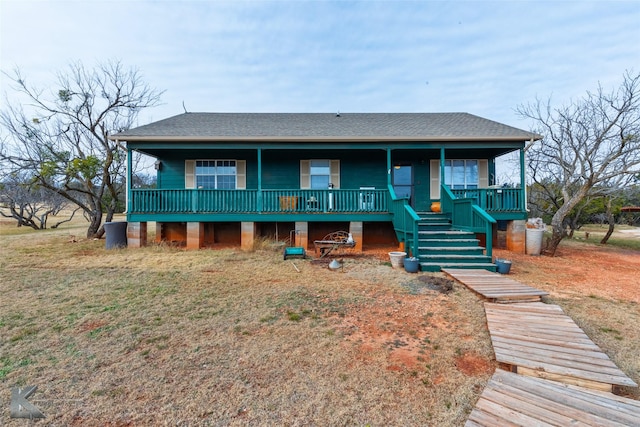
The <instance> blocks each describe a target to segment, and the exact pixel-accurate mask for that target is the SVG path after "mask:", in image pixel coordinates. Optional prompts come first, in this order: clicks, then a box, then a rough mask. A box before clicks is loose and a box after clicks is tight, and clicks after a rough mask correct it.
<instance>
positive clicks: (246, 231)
mask: <svg viewBox="0 0 640 427" xmlns="http://www.w3.org/2000/svg"><path fill="white" fill-rule="evenodd" d="M255 238H256V223H255V222H248V221H243V222H241V223H240V248H241V249H242V250H243V251H250V250H252V249H253V242H254V240H255Z"/></svg>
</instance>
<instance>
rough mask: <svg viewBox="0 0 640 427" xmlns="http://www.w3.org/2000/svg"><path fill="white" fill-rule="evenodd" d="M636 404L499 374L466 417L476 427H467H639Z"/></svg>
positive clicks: (545, 381) (577, 389)
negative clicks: (519, 426) (511, 424)
mask: <svg viewBox="0 0 640 427" xmlns="http://www.w3.org/2000/svg"><path fill="white" fill-rule="evenodd" d="M639 403H640V402H637V401H635V400H631V399H625V398H623V397H620V396H615V395H613V394H610V393H603V392H598V391H594V390H588V389H583V388H580V387H575V386H571V385H565V384H561V383H557V382H553V381H547V380H541V379H537V378H530V377H523V376H521V375H517V374H513V373H510V372H504V371H500V370H498V371H496V372H495V374H494V375H493V377H492V378H491V380H490V381H489V383H488V384H487V387H486V388H485V390H484V391H483V393H482V395H481V396H480V399H479V400H478V404H477V405H476V408H474V409H473V411H472V412H471V414H470V415H469V420H471V421H473V422H474V423H475V424H469V426H472V425H482V426H502V425H507V423H508V422H509V421H513V422H516V423H520V424H522V425H536V426H537V425H550V426H567V425H587V426H612V427H621V426H638V425H640V424H639V423H640V421H639V420H640V404H639ZM514 414H518V415H517V416H515V415H514ZM523 420H526V422H522V421H523Z"/></svg>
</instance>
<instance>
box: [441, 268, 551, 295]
mask: <svg viewBox="0 0 640 427" xmlns="http://www.w3.org/2000/svg"><path fill="white" fill-rule="evenodd" d="M442 271H443V272H445V273H446V274H448V275H449V276H451V277H453V278H454V279H456V280H458V281H459V282H461V283H463V284H464V285H465V286H466V287H468V288H469V289H471V290H472V291H474V292H476V293H478V294H480V295H482V296H483V297H484V298H486V299H488V300H489V301H491V302H498V303H513V302H536V301H540V299H541V298H542V297H543V296H546V295H549V293H548V292H545V291H541V290H540V289H536V288H533V287H531V286H528V285H525V284H524V283H520V282H518V281H516V280H513V279H510V278H508V277H506V276H504V275H502V274H498V273H492V272H490V271H487V270H479V269H478V270H476V269H468V270H466V269H451V268H445V269H442Z"/></svg>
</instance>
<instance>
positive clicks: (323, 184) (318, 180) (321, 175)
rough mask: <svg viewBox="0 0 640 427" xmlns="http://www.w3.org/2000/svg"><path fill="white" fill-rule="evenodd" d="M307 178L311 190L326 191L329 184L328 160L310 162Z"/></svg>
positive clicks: (329, 164)
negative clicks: (309, 181)
mask: <svg viewBox="0 0 640 427" xmlns="http://www.w3.org/2000/svg"><path fill="white" fill-rule="evenodd" d="M309 178H310V180H311V188H312V189H326V188H328V187H329V183H330V182H331V163H330V161H329V160H310V161H309Z"/></svg>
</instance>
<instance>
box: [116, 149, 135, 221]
mask: <svg viewBox="0 0 640 427" xmlns="http://www.w3.org/2000/svg"><path fill="white" fill-rule="evenodd" d="M116 144H118V141H116ZM132 158H133V156H132V153H131V149H130V148H127V173H126V174H125V176H126V181H127V183H126V184H127V185H126V188H127V190H126V193H125V201H124V205H125V209H126V211H125V213H130V212H131V171H132V170H133V160H132Z"/></svg>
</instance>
